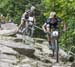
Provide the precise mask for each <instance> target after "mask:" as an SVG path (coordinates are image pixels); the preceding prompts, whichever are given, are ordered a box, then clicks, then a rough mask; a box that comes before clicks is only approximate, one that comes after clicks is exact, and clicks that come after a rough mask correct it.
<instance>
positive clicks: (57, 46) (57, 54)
mask: <svg viewBox="0 0 75 67" xmlns="http://www.w3.org/2000/svg"><path fill="white" fill-rule="evenodd" d="M55 46H56V48H55V49H56V62H59V44H58V41H57V40H55Z"/></svg>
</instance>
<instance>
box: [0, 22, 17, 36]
mask: <svg viewBox="0 0 75 67" xmlns="http://www.w3.org/2000/svg"><path fill="white" fill-rule="evenodd" d="M1 28H2V30H0V35H13V34H15V33H16V32H17V29H18V26H17V25H16V24H14V23H5V24H1Z"/></svg>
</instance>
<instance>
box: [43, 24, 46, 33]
mask: <svg viewBox="0 0 75 67" xmlns="http://www.w3.org/2000/svg"><path fill="white" fill-rule="evenodd" d="M42 29H43V31H44V32H46V23H44V24H43V26H42Z"/></svg>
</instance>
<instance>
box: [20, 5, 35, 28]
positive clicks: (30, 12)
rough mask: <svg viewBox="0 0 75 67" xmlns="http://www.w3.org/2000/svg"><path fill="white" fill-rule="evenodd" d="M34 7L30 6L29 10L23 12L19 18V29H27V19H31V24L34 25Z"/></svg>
mask: <svg viewBox="0 0 75 67" xmlns="http://www.w3.org/2000/svg"><path fill="white" fill-rule="evenodd" d="M34 10H35V7H34V6H32V7H31V8H30V9H29V10H27V11H25V12H24V13H23V15H22V17H21V23H20V25H19V29H20V28H21V27H22V26H24V27H27V26H28V19H29V17H33V21H34V22H33V23H34V24H36V18H35V11H34Z"/></svg>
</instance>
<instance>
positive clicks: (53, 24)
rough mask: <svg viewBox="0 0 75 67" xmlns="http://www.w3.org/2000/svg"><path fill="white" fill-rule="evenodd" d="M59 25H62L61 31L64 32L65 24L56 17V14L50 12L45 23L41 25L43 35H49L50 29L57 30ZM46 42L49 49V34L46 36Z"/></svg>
mask: <svg viewBox="0 0 75 67" xmlns="http://www.w3.org/2000/svg"><path fill="white" fill-rule="evenodd" d="M59 23H61V24H62V25H63V31H66V24H65V23H64V22H63V21H62V20H61V19H60V18H59V17H57V16H56V12H54V11H53V12H51V13H50V16H49V18H48V19H47V20H46V22H45V23H44V24H43V26H42V28H43V31H44V32H45V33H50V31H51V28H54V29H58V28H59V27H58V24H59ZM48 42H49V46H50V47H49V48H51V47H52V46H51V38H50V34H48Z"/></svg>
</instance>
